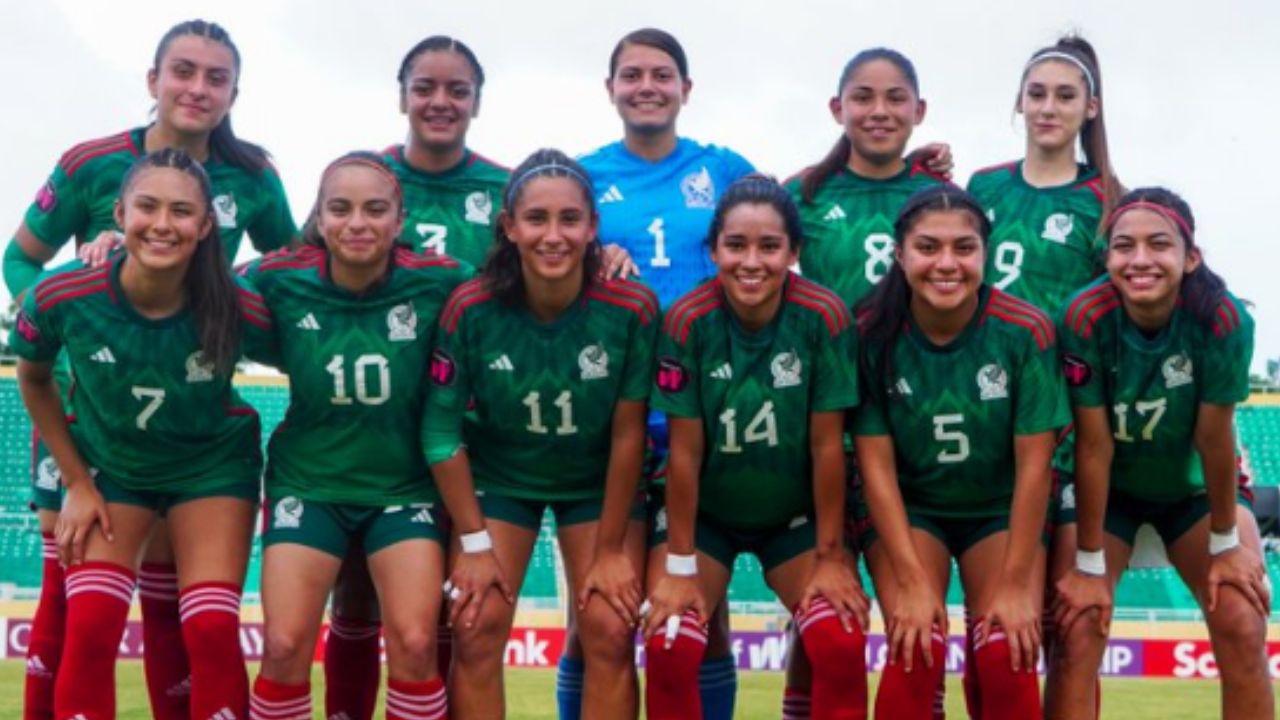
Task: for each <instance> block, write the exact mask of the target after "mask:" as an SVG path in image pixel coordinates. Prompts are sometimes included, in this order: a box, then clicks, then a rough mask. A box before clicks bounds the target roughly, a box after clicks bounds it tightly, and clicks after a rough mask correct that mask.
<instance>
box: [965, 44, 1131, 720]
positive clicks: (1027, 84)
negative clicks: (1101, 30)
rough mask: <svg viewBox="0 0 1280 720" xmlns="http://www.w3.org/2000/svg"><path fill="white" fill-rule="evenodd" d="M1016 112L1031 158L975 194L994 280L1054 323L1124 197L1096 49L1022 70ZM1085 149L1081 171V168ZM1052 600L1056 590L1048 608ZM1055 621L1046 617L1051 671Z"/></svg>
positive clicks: (1055, 549)
mask: <svg viewBox="0 0 1280 720" xmlns="http://www.w3.org/2000/svg"><path fill="white" fill-rule="evenodd" d="M1014 109H1015V111H1016V112H1018V113H1021V114H1022V116H1023V119H1024V121H1025V124H1026V152H1025V155H1024V157H1023V159H1022V160H1019V161H1015V162H1011V163H1005V164H1002V165H996V166H994V167H990V168H987V169H984V170H979V171H978V172H976V173H974V175H973V177H972V178H970V180H969V192H970V193H972V194H973V196H974V197H975V198H977V200H978V202H979V203H980V204H981V205H982V207H983V209H984V210H985V211H986V213H987V218H988V219H989V220H990V221H991V247H992V250H991V253H990V254H989V256H988V257H987V267H986V277H987V278H988V282H990V283H991V284H992V285H994V286H995V287H997V288H999V289H1001V290H1004V291H1005V292H1007V293H1009V294H1011V295H1014V296H1016V297H1019V298H1021V299H1023V300H1026V301H1027V302H1029V303H1031V304H1032V305H1035V306H1036V307H1038V308H1040V309H1041V310H1043V311H1045V312H1046V313H1050V314H1056V313H1057V312H1058V310H1059V309H1060V308H1061V307H1062V304H1063V303H1064V302H1066V300H1067V298H1068V297H1070V295H1071V294H1072V293H1074V292H1075V291H1077V290H1079V289H1080V288H1081V287H1083V286H1084V285H1086V284H1088V283H1089V281H1091V280H1093V279H1094V278H1096V277H1097V276H1098V275H1099V274H1101V273H1102V250H1103V248H1102V246H1101V244H1100V243H1099V241H1098V226H1099V224H1100V223H1101V221H1102V216H1103V215H1104V214H1105V213H1106V209H1107V208H1108V207H1111V206H1112V205H1114V204H1115V201H1116V199H1117V198H1118V197H1119V195H1120V193H1121V192H1122V191H1121V190H1120V185H1119V182H1118V181H1117V180H1116V178H1115V175H1114V171H1113V170H1112V167H1111V160H1110V156H1109V154H1108V150H1107V131H1106V124H1105V122H1104V118H1103V109H1104V108H1103V104H1102V74H1101V71H1100V68H1099V65H1098V57H1097V54H1096V53H1095V52H1094V49H1093V46H1091V45H1090V44H1089V43H1088V42H1087V41H1086V40H1084V39H1083V38H1081V37H1078V36H1072V35H1069V36H1066V37H1063V38H1061V39H1059V40H1058V42H1057V43H1055V44H1053V45H1050V46H1048V47H1044V48H1041V49H1039V50H1037V51H1036V52H1034V53H1033V54H1032V55H1031V58H1030V59H1029V60H1028V61H1027V64H1026V65H1025V66H1024V67H1023V69H1022V78H1021V81H1020V85H1019V91H1018V100H1017V102H1016V103H1015V105H1014ZM1077 145H1079V147H1080V148H1081V149H1082V150H1083V154H1084V160H1085V162H1084V163H1083V164H1081V163H1078V162H1077V161H1076V147H1077ZM1073 438H1074V436H1073V435H1067V436H1066V437H1064V438H1062V441H1061V442H1060V443H1059V445H1058V448H1057V452H1056V453H1055V456H1054V479H1055V483H1054V484H1055V488H1054V493H1055V495H1054V499H1053V502H1052V504H1051V507H1050V525H1051V526H1053V530H1052V532H1053V542H1052V545H1051V550H1050V554H1049V572H1048V576H1049V578H1050V580H1051V581H1052V579H1053V578H1057V577H1060V576H1061V575H1062V574H1063V573H1065V572H1067V571H1069V570H1070V569H1071V568H1072V567H1073V565H1074V561H1075V546H1076V536H1075V503H1074V496H1075V491H1074V488H1073V487H1071V486H1070V485H1065V486H1064V485H1063V484H1062V480H1063V479H1064V478H1069V477H1070V476H1071V473H1072V457H1073V455H1074V452H1073V448H1074V441H1073ZM1064 501H1065V503H1064ZM1053 594H1054V593H1053V591H1052V588H1050V589H1049V592H1048V598H1047V599H1048V600H1050V601H1051V600H1052V597H1053ZM1052 617H1053V616H1052V613H1049V612H1046V614H1045V617H1044V622H1045V626H1044V629H1045V646H1046V655H1048V657H1049V664H1050V667H1052V655H1053V649H1052V648H1053V645H1052V640H1053V638H1054V633H1053V622H1052ZM968 631H969V632H970V634H971V631H972V627H969V628H968ZM971 667H972V663H971V662H968V663H966V665H965V688H966V697H967V698H968V699H969V700H970V701H971V702H970V709H971V711H972V710H975V708H973V706H972V700H973V698H974V693H973V692H972V691H973V689H974V685H973V674H972V672H971ZM1049 687H1053V685H1052V684H1050V685H1049ZM971 714H977V713H976V712H971Z"/></svg>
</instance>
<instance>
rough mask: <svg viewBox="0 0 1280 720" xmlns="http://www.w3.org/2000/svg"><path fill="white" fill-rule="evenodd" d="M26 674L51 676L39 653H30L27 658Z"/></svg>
mask: <svg viewBox="0 0 1280 720" xmlns="http://www.w3.org/2000/svg"><path fill="white" fill-rule="evenodd" d="M27 674H28V675H30V676H32V677H38V678H46V679H47V678H51V677H53V673H52V672H50V671H49V668H48V667H46V666H45V664H44V661H43V660H41V659H40V656H39V655H32V656H31V657H29V658H27Z"/></svg>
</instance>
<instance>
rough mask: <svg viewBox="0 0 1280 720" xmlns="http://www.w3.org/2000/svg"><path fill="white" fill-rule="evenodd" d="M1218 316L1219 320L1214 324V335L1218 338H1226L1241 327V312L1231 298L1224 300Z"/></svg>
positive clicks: (1219, 305)
mask: <svg viewBox="0 0 1280 720" xmlns="http://www.w3.org/2000/svg"><path fill="white" fill-rule="evenodd" d="M1216 314H1217V316H1218V319H1217V320H1216V321H1214V323H1213V334H1214V335H1215V336H1216V337H1220V338H1221V337H1226V336H1228V335H1230V334H1231V333H1233V332H1235V331H1236V328H1238V327H1240V310H1239V309H1238V308H1236V304H1235V303H1233V302H1231V298H1229V297H1223V298H1222V300H1221V301H1220V302H1219V303H1218V310H1217V313H1216Z"/></svg>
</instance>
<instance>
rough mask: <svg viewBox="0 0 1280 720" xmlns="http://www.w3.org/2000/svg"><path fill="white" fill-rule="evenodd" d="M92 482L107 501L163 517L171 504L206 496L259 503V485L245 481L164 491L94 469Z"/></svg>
mask: <svg viewBox="0 0 1280 720" xmlns="http://www.w3.org/2000/svg"><path fill="white" fill-rule="evenodd" d="M91 472H92V473H93V483H94V484H95V485H97V486H98V492H100V493H102V499H103V500H105V501H107V502H109V503H120V504H122V505H137V506H138V507H144V508H147V509H148V510H152V511H154V512H155V513H156V514H157V515H159V516H160V517H164V516H165V515H166V514H167V513H168V512H169V509H170V508H172V507H173V506H174V505H181V504H182V503H185V502H191V501H192V500H204V499H205V498H216V497H230V498H238V499H240V500H247V501H249V502H251V503H253V504H255V505H256V504H257V503H258V484H257V483H256V482H255V483H248V482H244V481H237V482H229V483H226V484H225V485H212V486H208V487H203V488H201V489H199V490H192V491H190V492H165V491H160V490H136V489H131V488H126V487H124V486H122V485H121V484H120V483H119V481H117V480H114V479H112V478H109V477H107V475H106V473H103V472H100V471H98V470H97V469H93V470H91Z"/></svg>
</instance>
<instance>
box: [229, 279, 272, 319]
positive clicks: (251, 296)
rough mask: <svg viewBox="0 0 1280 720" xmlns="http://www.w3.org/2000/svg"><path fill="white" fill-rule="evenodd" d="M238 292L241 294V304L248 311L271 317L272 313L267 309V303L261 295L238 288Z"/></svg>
mask: <svg viewBox="0 0 1280 720" xmlns="http://www.w3.org/2000/svg"><path fill="white" fill-rule="evenodd" d="M236 290H237V291H238V293H239V296H240V304H241V305H242V306H244V307H245V308H246V309H248V310H252V311H253V312H256V313H258V314H259V315H265V316H267V317H268V318H270V317H271V311H270V310H268V309H267V303H266V301H265V300H263V299H262V296H261V295H259V294H258V293H256V292H253V291H251V290H247V289H245V288H242V287H237V288H236Z"/></svg>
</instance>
